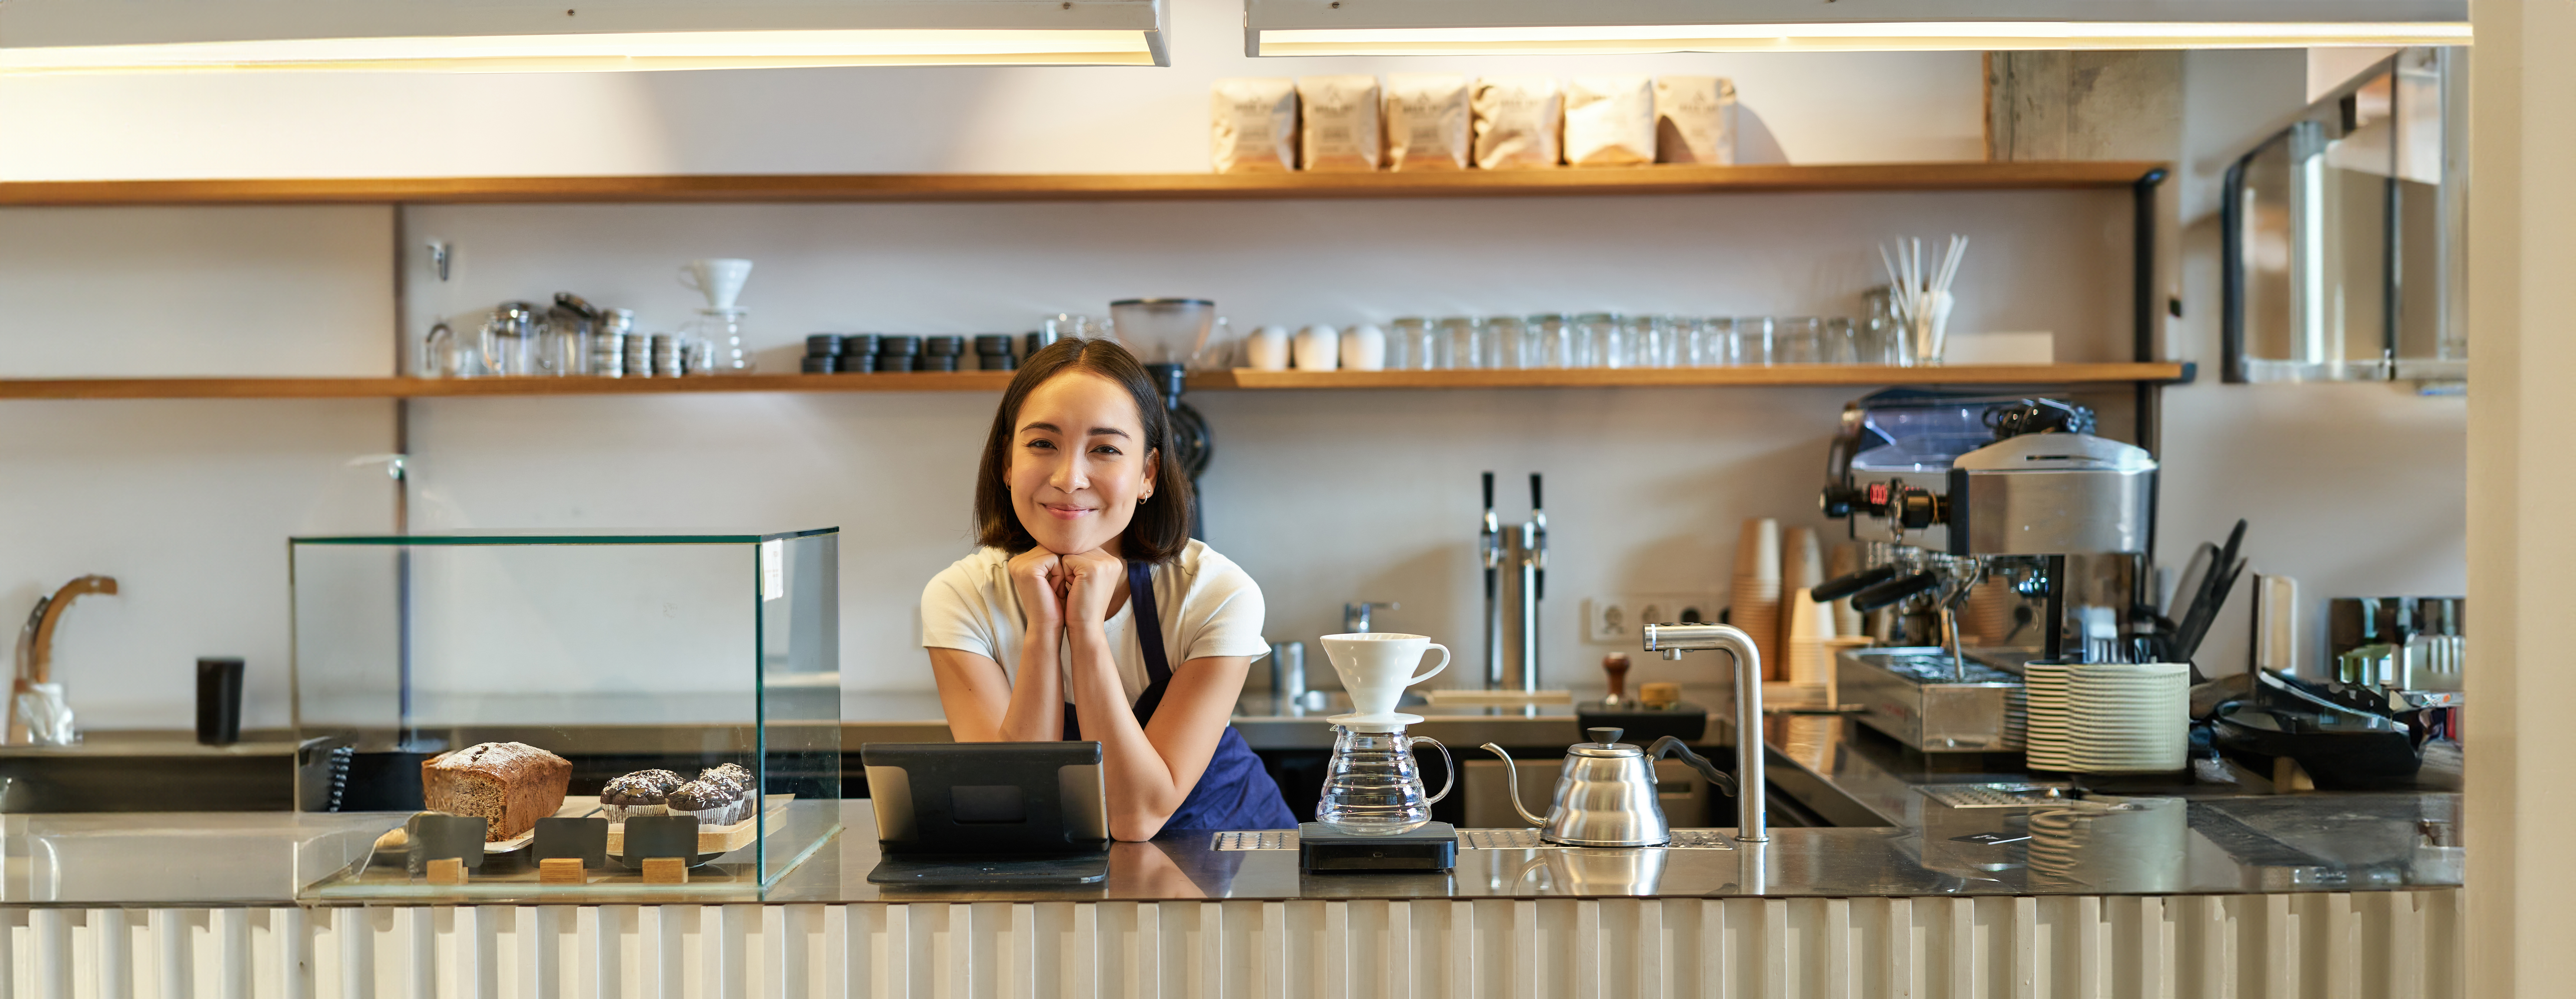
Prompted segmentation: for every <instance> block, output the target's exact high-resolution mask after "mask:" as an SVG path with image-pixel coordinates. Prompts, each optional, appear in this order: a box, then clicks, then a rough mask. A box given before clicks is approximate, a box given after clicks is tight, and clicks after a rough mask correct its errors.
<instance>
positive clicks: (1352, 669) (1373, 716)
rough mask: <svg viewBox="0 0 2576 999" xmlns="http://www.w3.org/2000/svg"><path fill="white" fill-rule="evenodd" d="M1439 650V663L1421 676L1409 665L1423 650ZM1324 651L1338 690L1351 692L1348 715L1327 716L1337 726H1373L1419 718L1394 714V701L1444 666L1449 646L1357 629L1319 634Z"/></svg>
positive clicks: (1417, 660)
mask: <svg viewBox="0 0 2576 999" xmlns="http://www.w3.org/2000/svg"><path fill="white" fill-rule="evenodd" d="M1429 649H1439V650H1440V664H1439V665H1437V666H1433V667H1431V668H1430V669H1429V670H1426V671H1424V672H1423V673H1421V674H1420V675H1415V674H1414V672H1413V670H1414V667H1416V666H1420V665H1421V664H1422V653H1423V652H1424V651H1426V650H1429ZM1324 655H1326V656H1327V657H1329V658H1331V659H1332V661H1333V672H1334V673H1336V674H1339V675H1340V676H1341V678H1342V689H1343V690H1346V691H1348V692H1349V693H1350V695H1351V713H1350V714H1347V715H1339V716H1336V717H1333V718H1329V719H1326V720H1327V721H1330V722H1332V723H1334V724H1336V725H1342V724H1347V723H1349V722H1358V723H1364V724H1367V723H1374V724H1380V725H1385V724H1397V725H1400V724H1407V723H1411V722H1418V721H1421V720H1422V719H1420V718H1417V717H1415V716H1412V715H1406V714H1398V713H1397V712H1396V710H1395V705H1396V703H1397V702H1399V701H1402V700H1403V699H1404V688H1406V687H1410V686H1413V685H1414V684H1417V683H1421V682H1422V681H1424V680H1428V679H1431V678H1432V677H1434V676H1438V675H1439V674H1440V671H1441V670H1444V669H1448V668H1449V647H1448V646H1445V645H1441V644H1439V643H1437V642H1434V641H1432V640H1431V639H1430V638H1428V637H1425V636H1422V635H1398V634H1392V633H1388V632H1362V633H1359V634H1351V635H1326V636H1324Z"/></svg>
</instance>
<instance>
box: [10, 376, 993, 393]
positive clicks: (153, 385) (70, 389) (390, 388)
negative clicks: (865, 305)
mask: <svg viewBox="0 0 2576 999" xmlns="http://www.w3.org/2000/svg"><path fill="white" fill-rule="evenodd" d="M1010 383H1011V373H1010V372H1008V371H960V372H930V371H916V372H904V373H900V374H895V373H889V374H881V375H732V376H721V377H709V378H36V379H7V380H0V399H406V398H409V399H418V398H428V397H438V396H500V395H654V394H665V393H688V392H999V391H1001V390H1002V389H1003V388H1004V387H1006V386H1008V385H1010Z"/></svg>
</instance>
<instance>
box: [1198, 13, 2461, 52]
mask: <svg viewBox="0 0 2576 999" xmlns="http://www.w3.org/2000/svg"><path fill="white" fill-rule="evenodd" d="M2466 44H2469V12H2468V2H2467V0H1244V53H1245V54H1246V55H1253V56H1321V55H1566V54H1612V53H1641V52H1777V51H1908V50H1914V51H1934V50H1949V51H1959V50H1970V51H1990V50H2003V49H2178V48H2296V47H2317V46H2347V45H2466Z"/></svg>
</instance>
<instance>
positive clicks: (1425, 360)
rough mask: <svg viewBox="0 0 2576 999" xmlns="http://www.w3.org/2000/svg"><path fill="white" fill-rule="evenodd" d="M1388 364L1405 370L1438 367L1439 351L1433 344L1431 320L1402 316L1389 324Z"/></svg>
mask: <svg viewBox="0 0 2576 999" xmlns="http://www.w3.org/2000/svg"><path fill="white" fill-rule="evenodd" d="M1387 325H1388V326H1389V327H1390V329H1389V330H1388V332H1387V341H1386V366H1387V367H1388V368H1390V369H1395V370H1403V371H1427V370H1430V369H1432V368H1435V367H1438V366H1439V365H1438V364H1437V363H1436V362H1437V361H1438V360H1439V356H1440V354H1439V351H1436V350H1434V349H1432V346H1431V321H1430V320H1428V319H1424V318H1422V317H1421V316H1400V317H1397V319H1396V320H1395V321H1394V322H1392V323H1389V324H1387Z"/></svg>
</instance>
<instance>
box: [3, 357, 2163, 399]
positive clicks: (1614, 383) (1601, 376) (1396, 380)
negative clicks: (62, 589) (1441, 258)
mask: <svg viewBox="0 0 2576 999" xmlns="http://www.w3.org/2000/svg"><path fill="white" fill-rule="evenodd" d="M2191 377H2192V370H2191V366H2190V365H2188V364H2182V363H2153V364H1971V365H1952V366H1945V367H1937V368H1887V367H1878V366H1875V365H1851V364H1799V365H1779V366H1776V367H1746V368H1622V369H1615V370H1611V369H1599V368H1576V369H1541V370H1512V371H1213V372H1201V373H1199V374H1195V375H1191V376H1190V387H1191V388H1192V389H1197V390H1206V391H1222V390H1228V389H1371V388H1378V389H1436V388H1456V389H1464V388H1614V387H1657V386H1665V387H1686V386H1722V385H1740V386H1796V385H1838V386H1876V385H2073V384H2087V383H2109V382H2175V381H2190V380H2191ZM1010 383H1011V373H1010V372H1007V371H961V372H955V373H936V372H906V373H900V374H896V373H888V374H871V375H731V376H722V377H710V378H26V379H5V380H0V399H399V398H421V397H429V396H502V395H649V394H657V393H677V392H999V391H1001V390H1002V389H1003V388H1005V387H1007V386H1009V385H1010Z"/></svg>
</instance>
